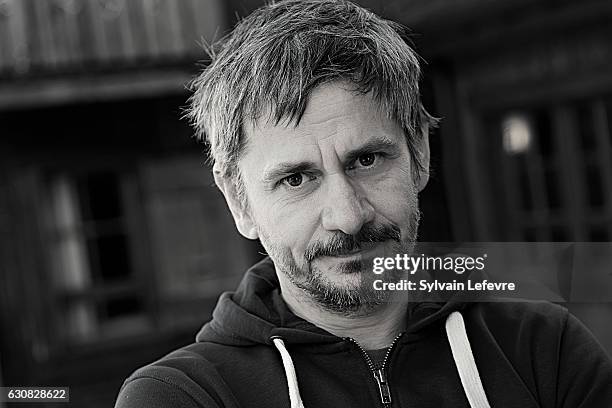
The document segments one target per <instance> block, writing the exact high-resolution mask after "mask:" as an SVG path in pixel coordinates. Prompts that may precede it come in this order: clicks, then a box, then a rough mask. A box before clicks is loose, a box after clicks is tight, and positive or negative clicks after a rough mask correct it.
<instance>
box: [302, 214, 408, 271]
mask: <svg viewBox="0 0 612 408" xmlns="http://www.w3.org/2000/svg"><path fill="white" fill-rule="evenodd" d="M401 238H402V234H401V231H400V229H399V227H398V226H397V225H394V224H377V225H374V224H372V223H370V224H365V225H364V226H363V227H362V228H361V230H360V231H359V232H358V233H357V234H355V235H350V234H345V233H344V232H341V231H337V232H335V233H334V235H332V236H331V237H330V238H329V239H327V240H325V241H317V242H314V243H312V244H310V245H309V246H308V247H307V248H306V252H305V253H304V257H305V258H306V261H308V262H311V261H313V260H314V259H316V258H318V257H320V256H339V255H346V254H348V253H350V252H352V251H355V250H360V249H361V248H362V245H363V244H370V243H375V242H385V241H389V240H393V241H396V242H400V243H401Z"/></svg>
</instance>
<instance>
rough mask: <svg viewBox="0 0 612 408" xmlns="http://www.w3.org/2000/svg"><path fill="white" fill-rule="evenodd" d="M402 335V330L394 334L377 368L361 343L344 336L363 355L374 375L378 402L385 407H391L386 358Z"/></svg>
mask: <svg viewBox="0 0 612 408" xmlns="http://www.w3.org/2000/svg"><path fill="white" fill-rule="evenodd" d="M403 335H404V332H401V333H400V334H398V335H397V336H395V338H394V339H393V341H392V342H391V345H390V346H389V348H388V349H387V352H386V353H385V357H384V358H383V363H382V366H381V367H380V368H379V369H376V368H375V367H374V363H373V362H372V359H371V358H370V356H369V355H368V353H367V352H366V351H365V350H364V349H363V347H361V344H359V343H357V340H355V339H353V338H352V337H347V338H346V340H347V341H350V342H351V343H354V344H355V345H356V346H357V348H358V349H359V351H360V352H361V354H362V355H363V358H364V359H365V361H366V363H367V364H368V367H369V368H370V371H371V372H372V375H373V376H374V380H375V381H376V385H377V386H378V393H379V395H380V402H381V403H382V405H383V407H385V408H389V407H391V389H390V388H389V381H388V380H387V375H386V373H385V369H386V367H387V360H388V359H389V355H391V350H393V347H394V346H395V344H396V343H397V341H398V340H399V339H400V338H401V337H402V336H403Z"/></svg>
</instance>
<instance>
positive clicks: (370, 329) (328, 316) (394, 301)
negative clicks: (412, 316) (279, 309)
mask: <svg viewBox="0 0 612 408" xmlns="http://www.w3.org/2000/svg"><path fill="white" fill-rule="evenodd" d="M279 281H280V286H281V294H282V297H283V300H284V301H285V303H286V304H287V306H288V307H289V309H290V310H291V312H293V314H295V315H296V316H298V317H300V318H302V319H304V320H306V321H308V322H310V323H312V324H314V325H315V326H317V327H320V328H322V329H324V330H326V331H328V332H329V333H331V334H333V335H335V336H338V337H351V338H352V339H354V340H355V341H356V342H357V343H359V345H360V346H361V347H363V348H364V349H366V350H377V349H382V348H385V347H389V346H390V345H391V343H393V340H394V339H395V337H396V336H397V335H398V334H399V333H401V332H402V331H403V330H404V329H405V326H406V310H407V301H406V300H405V297H403V298H399V297H397V298H390V299H389V300H388V301H386V302H384V303H383V304H381V305H380V306H379V307H377V308H376V309H374V310H372V311H370V312H369V313H367V314H364V315H355V316H344V315H340V314H338V313H335V312H332V311H329V310H325V309H324V308H323V307H321V306H320V305H318V304H315V303H314V302H313V301H312V300H311V299H310V298H309V297H308V295H306V294H305V293H304V292H303V291H302V290H301V289H299V288H297V287H295V286H294V285H293V284H291V283H290V282H289V281H286V280H285V279H283V277H281V276H279Z"/></svg>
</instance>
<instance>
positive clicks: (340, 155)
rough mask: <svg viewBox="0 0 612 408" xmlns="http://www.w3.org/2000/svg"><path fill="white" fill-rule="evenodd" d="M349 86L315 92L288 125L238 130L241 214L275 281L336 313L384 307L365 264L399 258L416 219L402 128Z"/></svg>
mask: <svg viewBox="0 0 612 408" xmlns="http://www.w3.org/2000/svg"><path fill="white" fill-rule="evenodd" d="M349 89H350V88H348V86H347V84H346V83H332V84H327V85H322V86H320V87H319V88H317V89H316V90H315V91H314V92H313V93H312V94H311V97H310V101H309V103H308V106H307V109H306V111H305V114H304V116H303V117H302V120H301V121H300V124H299V126H297V127H295V126H294V125H293V124H290V125H287V124H286V123H280V124H278V125H274V124H273V123H270V122H268V121H259V122H258V123H257V124H254V125H247V126H246V127H245V133H246V137H247V146H246V148H245V150H244V152H243V154H242V156H241V159H240V162H239V169H240V172H241V175H242V181H243V183H244V188H245V190H246V195H247V198H248V210H243V211H244V214H243V217H245V219H246V220H247V221H246V222H247V223H251V224H252V230H253V231H255V234H256V235H257V236H258V237H259V238H260V240H261V242H262V245H263V246H264V248H265V249H266V250H267V252H268V254H269V255H270V257H271V258H272V260H273V261H274V264H275V265H276V268H277V273H278V274H279V279H288V280H289V282H291V284H293V285H294V286H296V287H297V288H299V289H301V290H303V291H304V292H305V293H306V294H307V295H308V296H309V297H310V298H312V299H313V300H314V301H315V302H316V303H318V304H319V305H320V306H322V307H324V308H326V309H328V310H332V311H336V312H341V313H355V312H359V311H363V309H364V307H367V306H373V305H377V304H379V303H380V302H383V301H384V296H382V295H381V293H380V292H375V291H374V290H373V289H372V281H373V278H374V274H373V273H372V267H371V265H372V259H373V258H374V257H375V256H394V254H396V253H403V252H408V251H409V250H410V249H411V244H412V243H413V242H414V241H415V239H416V231H417V226H418V218H419V211H418V201H417V187H416V186H415V182H414V180H413V176H414V173H413V169H412V167H411V166H412V163H411V159H410V154H409V150H408V146H407V143H406V138H405V136H404V134H403V131H402V129H401V128H400V126H399V125H398V124H397V123H395V121H394V120H392V119H389V118H388V117H387V115H385V114H384V113H383V112H380V109H379V107H378V104H377V103H376V102H375V101H374V100H373V99H372V98H371V96H370V95H363V94H358V93H356V92H353V91H351V90H349ZM251 237H252V236H251ZM384 278H386V279H389V276H385V277H384Z"/></svg>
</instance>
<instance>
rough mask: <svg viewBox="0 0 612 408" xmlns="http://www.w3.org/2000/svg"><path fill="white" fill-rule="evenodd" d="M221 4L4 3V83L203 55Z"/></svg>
mask: <svg viewBox="0 0 612 408" xmlns="http://www.w3.org/2000/svg"><path fill="white" fill-rule="evenodd" d="M224 6H225V4H224V3H223V2H222V1H220V0H0V78H1V77H2V76H5V77H6V76H15V75H17V76H22V75H25V74H29V73H32V72H37V71H47V70H51V71H54V70H65V69H69V70H71V69H79V68H83V67H89V66H92V65H94V66H95V65H103V66H110V67H116V66H117V64H118V63H119V64H125V63H128V64H129V63H135V62H142V61H143V60H152V59H156V60H160V59H161V60H176V59H184V58H193V56H200V55H202V51H201V49H202V48H201V46H200V43H201V42H210V41H211V40H212V39H213V38H214V37H215V35H220V33H222V32H223V30H224V29H225V26H226V12H225V7H224Z"/></svg>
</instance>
